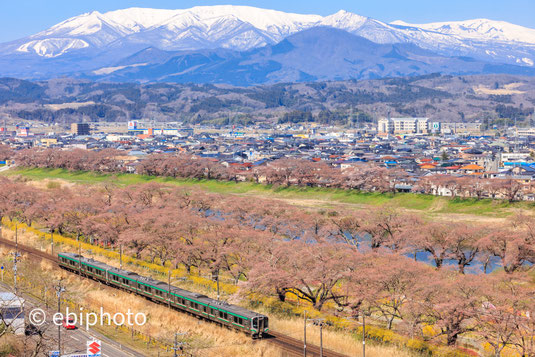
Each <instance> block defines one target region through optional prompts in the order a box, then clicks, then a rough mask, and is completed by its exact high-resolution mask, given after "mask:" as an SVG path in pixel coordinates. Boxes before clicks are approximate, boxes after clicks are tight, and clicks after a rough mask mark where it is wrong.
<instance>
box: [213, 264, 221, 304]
mask: <svg viewBox="0 0 535 357" xmlns="http://www.w3.org/2000/svg"><path fill="white" fill-rule="evenodd" d="M212 280H215V282H216V289H217V301H219V297H220V296H219V268H218V269H217V271H215V272H212Z"/></svg>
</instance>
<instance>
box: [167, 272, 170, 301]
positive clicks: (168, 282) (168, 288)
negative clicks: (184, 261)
mask: <svg viewBox="0 0 535 357" xmlns="http://www.w3.org/2000/svg"><path fill="white" fill-rule="evenodd" d="M167 306H168V307H169V308H171V269H169V272H168V274H167Z"/></svg>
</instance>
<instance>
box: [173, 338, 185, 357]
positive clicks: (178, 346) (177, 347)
mask: <svg viewBox="0 0 535 357" xmlns="http://www.w3.org/2000/svg"><path fill="white" fill-rule="evenodd" d="M179 335H180V336H186V335H187V332H181V333H178V332H175V345H174V347H173V350H174V351H175V353H174V354H173V356H174V357H178V356H184V354H183V353H182V352H184V345H185V344H186V343H185V342H178V336H179ZM179 350H180V354H177V351H179Z"/></svg>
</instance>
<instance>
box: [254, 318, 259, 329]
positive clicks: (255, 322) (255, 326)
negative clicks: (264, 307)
mask: <svg viewBox="0 0 535 357" xmlns="http://www.w3.org/2000/svg"><path fill="white" fill-rule="evenodd" d="M253 328H255V329H257V328H258V317H255V318H253Z"/></svg>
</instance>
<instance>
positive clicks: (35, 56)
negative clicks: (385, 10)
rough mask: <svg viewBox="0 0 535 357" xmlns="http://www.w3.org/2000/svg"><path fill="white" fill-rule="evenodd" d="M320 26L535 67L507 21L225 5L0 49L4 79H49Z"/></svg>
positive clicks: (113, 17) (257, 44) (129, 18)
mask: <svg viewBox="0 0 535 357" xmlns="http://www.w3.org/2000/svg"><path fill="white" fill-rule="evenodd" d="M315 27H329V28H335V29H340V30H344V31H346V32H349V33H351V34H353V35H357V36H360V37H364V38H365V39H368V40H370V41H372V42H375V43H377V44H402V43H409V44H415V45H417V46H418V47H421V48H423V49H426V50H431V51H433V52H434V53H436V54H439V55H442V56H448V57H470V58H474V59H476V60H479V61H486V62H490V63H496V64H513V65H520V66H525V67H535V65H534V62H535V30H534V29H529V28H525V27H521V26H517V25H513V24H509V23H506V22H500V21H491V20H481V19H479V20H469V21H461V22H444V23H431V24H420V25H417V24H409V23H405V22H403V21H395V22H392V23H390V24H388V23H384V22H381V21H379V20H375V19H372V18H369V17H365V16H360V15H357V14H354V13H350V12H347V11H343V10H341V11H339V12H337V13H335V14H333V15H329V16H320V15H301V14H292V13H285V12H281V11H275V10H266V9H259V8H255V7H249V6H232V5H219V6H197V7H193V8H190V9H179V10H161V9H145V8H129V9H124V10H117V11H111V12H107V13H99V12H97V11H94V12H91V13H86V14H82V15H80V16H76V17H73V18H70V19H67V20H65V21H63V22H61V23H59V24H57V25H55V26H53V27H51V28H49V29H47V30H45V31H42V32H39V33H37V34H35V35H32V36H29V37H26V38H23V39H20V40H16V41H12V42H8V43H4V44H0V75H16V76H25V77H47V76H51V75H57V74H68V73H72V72H74V71H88V70H98V69H99V68H107V67H113V66H116V65H117V64H118V63H120V61H121V60H123V59H125V58H127V57H129V56H131V55H133V54H135V53H138V52H139V51H142V50H144V49H146V48H149V47H150V48H153V49H157V50H162V51H166V52H170V51H197V50H212V49H227V50H233V51H248V50H251V49H255V48H262V47H265V46H273V45H276V44H277V43H279V42H281V41H283V40H284V39H285V38H288V37H289V36H292V35H294V34H297V33H299V32H302V31H305V30H309V29H311V28H315ZM51 63H54V64H57V65H55V66H51V65H50V64H51ZM136 65H142V63H139V64H136Z"/></svg>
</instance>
